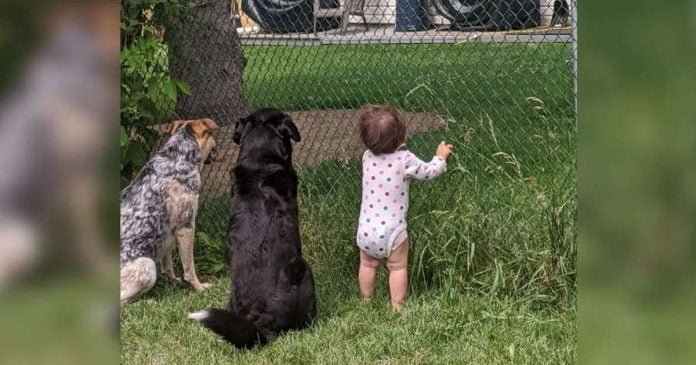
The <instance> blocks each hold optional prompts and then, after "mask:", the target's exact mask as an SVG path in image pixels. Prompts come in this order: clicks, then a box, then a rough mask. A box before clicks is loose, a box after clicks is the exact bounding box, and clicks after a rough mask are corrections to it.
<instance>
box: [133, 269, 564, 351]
mask: <svg viewBox="0 0 696 365" xmlns="http://www.w3.org/2000/svg"><path fill="white" fill-rule="evenodd" d="M348 282H350V283H348ZM335 284H336V285H335V286H328V285H321V286H319V287H318V297H319V298H320V304H319V313H320V314H319V318H318V319H317V320H316V322H315V324H314V326H312V327H311V328H310V329H308V330H305V331H301V332H294V333H289V334H287V335H285V336H282V337H280V338H279V339H278V340H277V341H276V342H274V343H273V344H272V345H271V346H268V347H265V348H260V349H254V350H251V351H237V350H235V349H233V348H232V347H231V346H229V345H227V344H226V343H224V342H223V341H222V340H219V339H218V338H217V337H215V335H213V334H212V333H211V332H209V331H208V330H206V329H204V328H202V327H201V326H200V325H199V324H198V323H196V322H194V321H191V320H186V319H185V314H186V313H187V312H188V311H193V310H198V309H201V308H203V307H205V306H208V305H210V304H211V303H214V304H218V305H222V303H223V302H225V299H224V298H225V297H226V296H227V293H228V290H229V289H228V285H229V280H227V279H223V280H220V281H216V282H215V285H214V286H213V287H212V288H211V289H210V290H209V291H207V292H205V293H202V294H192V293H189V292H188V291H187V290H185V289H182V288H176V287H172V286H168V285H165V284H164V283H160V284H158V285H157V286H156V287H155V289H154V291H153V292H151V293H149V294H148V295H147V297H146V298H144V299H143V300H141V301H139V302H137V303H134V304H132V305H131V306H130V307H128V309H127V310H126V311H124V312H123V314H122V315H121V324H122V349H123V350H122V354H123V355H122V356H123V357H122V361H123V363H129V364H153V363H154V364H191V363H202V364H238V363H241V364H243V363H247V364H358V363H363V364H364V363H378V362H380V361H383V362H385V363H393V364H423V363H429V364H464V363H470V364H489V363H531V364H542V363H549V364H561V363H571V362H573V360H574V356H575V355H574V352H575V345H574V339H575V328H574V325H573V321H574V319H575V312H573V311H565V312H561V313H558V312H554V311H538V310H534V309H531V308H529V307H528V306H526V305H525V304H524V303H518V302H514V301H507V300H499V299H497V298H495V297H478V296H456V297H452V298H449V297H448V296H446V295H444V294H440V293H438V292H436V291H431V292H427V293H423V294H421V295H417V296H414V297H412V298H411V299H410V300H409V302H408V305H407V306H406V307H405V308H404V310H403V312H402V313H398V314H396V313H393V312H391V311H390V310H389V309H388V305H387V300H386V293H385V292H384V285H381V286H380V290H379V292H378V295H377V298H376V299H375V300H374V301H373V302H371V303H369V304H367V305H365V304H362V303H361V301H360V300H359V299H358V295H357V287H356V283H355V282H352V277H351V278H345V279H343V280H339V282H337V283H335ZM346 285H347V286H346Z"/></svg>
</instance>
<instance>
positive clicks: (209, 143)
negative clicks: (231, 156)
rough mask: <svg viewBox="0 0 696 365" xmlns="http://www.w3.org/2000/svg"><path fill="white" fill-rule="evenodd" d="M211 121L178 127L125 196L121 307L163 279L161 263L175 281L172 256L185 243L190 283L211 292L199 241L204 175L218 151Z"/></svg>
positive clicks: (172, 127) (182, 252)
mask: <svg viewBox="0 0 696 365" xmlns="http://www.w3.org/2000/svg"><path fill="white" fill-rule="evenodd" d="M217 127H218V126H217V125H216V124H215V122H213V121H212V120H210V119H200V120H189V121H176V122H173V123H172V124H171V125H170V126H169V128H168V131H167V132H168V133H170V134H171V137H170V138H169V140H167V142H166V143H165V144H164V146H163V147H162V148H161V149H160V150H159V151H158V152H157V153H156V154H155V155H154V156H153V157H152V159H150V161H148V162H147V164H146V165H145V167H143V169H142V170H141V171H140V172H139V173H138V175H136V177H135V178H134V179H133V181H132V182H131V183H130V185H128V186H127V187H126V188H125V189H124V190H123V191H122V192H121V248H120V267H121V303H122V304H123V303H127V302H130V301H132V300H133V299H135V298H136V297H138V296H139V295H141V294H143V293H145V292H146V291H148V290H150V288H152V286H153V285H155V281H156V279H157V269H156V265H155V262H161V268H162V272H163V273H164V274H165V275H166V276H167V277H168V278H169V279H171V280H174V281H180V279H179V278H177V277H176V276H175V275H174V269H173V267H172V250H173V249H174V241H175V240H176V241H178V243H179V255H180V257H181V262H182V264H183V268H184V281H186V282H187V283H188V284H189V285H191V287H192V288H193V289H194V290H196V291H201V290H204V289H205V288H207V287H208V286H209V284H207V283H201V282H200V281H199V280H198V277H197V276H196V269H195V266H194V262H193V239H194V238H193V237H194V230H195V221H196V211H197V209H198V193H199V190H200V186H201V175H200V169H201V168H202V166H203V163H204V162H205V163H209V162H210V159H211V158H212V151H213V150H214V149H215V145H216V144H215V139H214V138H213V136H212V132H213V131H214V130H215V129H217Z"/></svg>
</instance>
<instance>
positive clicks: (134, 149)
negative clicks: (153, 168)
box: [119, 0, 193, 185]
mask: <svg viewBox="0 0 696 365" xmlns="http://www.w3.org/2000/svg"><path fill="white" fill-rule="evenodd" d="M121 5H122V9H121V60H120V61H121V110H120V113H121V131H120V140H119V144H120V147H121V184H122V185H125V184H127V183H128V181H129V180H130V178H131V177H132V176H133V174H134V173H135V172H136V171H138V170H139V169H140V167H142V165H143V164H144V163H145V161H146V160H147V156H148V154H149V152H150V146H153V145H155V143H156V142H157V138H158V133H157V130H156V129H154V128H153V126H154V125H155V124H157V123H161V122H164V121H169V120H170V119H171V118H172V117H173V116H174V114H175V112H174V111H175V107H176V102H177V97H178V95H179V93H184V94H186V95H190V90H189V87H188V86H187V85H186V84H185V83H184V82H183V81H181V80H179V79H177V78H175V77H173V76H172V75H171V74H170V71H169V48H168V46H167V44H166V43H165V42H164V40H163V39H164V32H165V30H166V25H167V24H175V23H177V22H186V21H189V20H190V19H191V18H192V12H191V9H192V8H193V2H192V1H191V0H175V1H166V0H131V1H122V2H121Z"/></svg>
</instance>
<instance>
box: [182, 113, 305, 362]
mask: <svg viewBox="0 0 696 365" xmlns="http://www.w3.org/2000/svg"><path fill="white" fill-rule="evenodd" d="M232 140H233V141H234V142H235V143H237V144H239V145H240V152H239V157H238V159H237V165H236V167H235V168H234V171H233V175H234V184H233V185H234V188H233V192H232V193H233V198H232V207H231V215H230V225H229V232H228V234H229V235H228V240H227V256H228V261H229V264H230V273H231V276H232V289H231V290H232V293H231V297H230V301H229V308H228V309H226V310H223V309H205V310H202V311H199V312H195V313H191V314H189V318H192V319H195V320H198V321H200V322H201V323H202V324H203V325H204V326H205V327H207V328H209V329H210V330H212V331H213V332H215V333H217V334H218V335H220V336H222V337H223V338H224V339H225V340H226V341H228V342H229V343H231V344H232V345H234V346H236V347H238V348H249V347H253V346H255V345H262V344H266V343H269V342H271V341H273V340H274V339H275V338H276V337H277V336H278V335H279V334H280V333H281V332H284V331H288V330H295V329H302V328H305V327H308V326H309V325H310V324H311V322H312V319H313V318H314V316H315V315H316V302H315V298H314V278H313V275H312V269H311V268H310V267H309V265H308V264H307V262H306V261H305V260H304V258H303V257H302V242H301V241H300V232H299V228H298V218H297V174H296V173H295V170H294V169H293V167H292V142H291V140H294V141H298V142H299V141H300V133H299V132H298V130H297V127H296V126H295V124H294V123H293V122H292V120H291V119H290V117H289V116H288V115H287V114H284V113H282V112H281V111H279V110H277V109H261V110H258V111H256V112H255V113H253V114H251V115H250V116H248V117H246V118H243V119H241V120H239V121H238V122H237V124H236V125H235V129H234V135H233V136H232Z"/></svg>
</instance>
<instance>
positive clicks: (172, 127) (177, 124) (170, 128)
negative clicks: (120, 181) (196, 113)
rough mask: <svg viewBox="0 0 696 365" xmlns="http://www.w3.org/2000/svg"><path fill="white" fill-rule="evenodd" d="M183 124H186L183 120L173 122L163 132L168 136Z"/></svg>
mask: <svg viewBox="0 0 696 365" xmlns="http://www.w3.org/2000/svg"><path fill="white" fill-rule="evenodd" d="M184 124H186V121H185V120H175V121H173V122H172V123H171V124H170V125H169V126H168V127H167V128H166V129H165V130H164V131H165V132H166V133H169V134H174V132H176V131H178V130H179V128H181V127H182V126H183V125H184Z"/></svg>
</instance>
